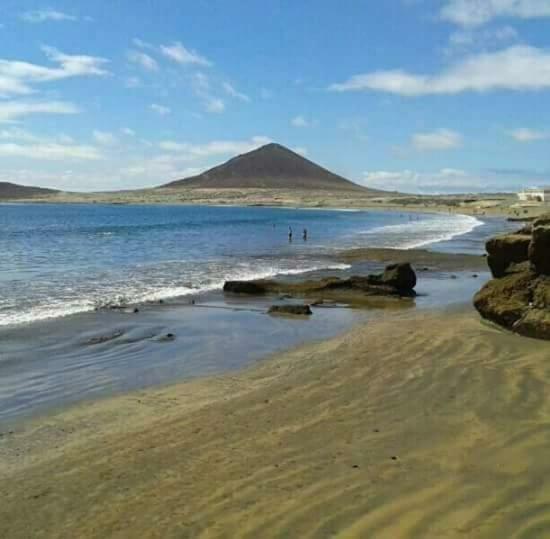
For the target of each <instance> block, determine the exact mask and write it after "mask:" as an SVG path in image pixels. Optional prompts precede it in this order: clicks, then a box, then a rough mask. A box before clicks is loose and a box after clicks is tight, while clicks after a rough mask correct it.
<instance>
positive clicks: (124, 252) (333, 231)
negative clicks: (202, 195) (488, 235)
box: [0, 204, 482, 326]
mask: <svg viewBox="0 0 550 539" xmlns="http://www.w3.org/2000/svg"><path fill="white" fill-rule="evenodd" d="M481 225H482V223H481V222H480V221H479V220H477V219H476V218H474V217H469V216H463V215H433V214H409V213H395V212H382V211H374V212H373V211H328V210H303V209H281V208H265V207H252V208H250V207H248V208H239V207H201V206H145V205H143V206H120V205H40V204H25V205H0V253H1V257H0V326H13V325H17V324H26V323H30V322H34V321H38V320H43V319H48V318H57V317H62V316H67V315H72V314H76V313H80V312H86V311H93V310H94V309H95V308H97V307H101V306H104V305H113V304H117V303H118V304H134V303H142V302H147V301H158V300H161V299H169V298H173V297H178V296H186V295H195V294H198V293H201V292H205V291H210V290H216V289H221V287H222V286H223V283H224V281H226V280H234V279H254V278H263V277H271V276H275V275H278V274H299V273H304V272H308V271H312V270H319V269H344V268H345V265H342V264H337V263H335V262H334V258H333V257H332V255H333V254H334V252H335V251H337V250H341V249H345V248H352V247H395V248H412V247H420V246H424V247H425V246H429V245H433V244H435V243H437V242H442V241H448V240H451V239H452V238H454V237H457V236H460V235H464V234H468V233H470V232H472V231H473V230H475V229H476V228H477V227H480V226H481ZM290 229H291V230H292V233H293V235H292V241H291V242H290V241H289V231H290ZM304 229H307V241H304V240H303V231H304Z"/></svg>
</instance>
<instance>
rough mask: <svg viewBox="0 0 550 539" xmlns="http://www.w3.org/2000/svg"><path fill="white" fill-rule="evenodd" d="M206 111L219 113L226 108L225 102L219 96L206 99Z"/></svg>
mask: <svg viewBox="0 0 550 539" xmlns="http://www.w3.org/2000/svg"><path fill="white" fill-rule="evenodd" d="M205 106H206V111H207V112H212V113H214V114H219V113H221V112H223V111H224V110H225V103H224V102H223V100H222V99H219V98H218V97H212V98H209V99H208V100H207V101H206V105H205Z"/></svg>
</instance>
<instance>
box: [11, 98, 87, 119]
mask: <svg viewBox="0 0 550 539" xmlns="http://www.w3.org/2000/svg"><path fill="white" fill-rule="evenodd" d="M79 112H80V111H79V109H78V108H77V107H76V106H75V105H73V104H72V103H68V102H64V101H0V123H10V122H15V121H17V120H19V119H20V118H23V117H25V116H31V115H34V114H78V113H79Z"/></svg>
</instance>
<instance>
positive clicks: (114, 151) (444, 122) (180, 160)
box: [0, 0, 550, 192]
mask: <svg viewBox="0 0 550 539" xmlns="http://www.w3.org/2000/svg"><path fill="white" fill-rule="evenodd" d="M549 29H550V0H386V1H384V2H378V1H376V2H375V1H370V0H363V1H360V0H357V1H350V2H338V3H337V2H334V1H333V0H301V1H299V2H297V1H292V0H279V1H275V0H264V1H261V2H260V1H258V0H255V1H252V0H238V1H236V0H235V1H232V0H208V1H206V0H194V1H183V0H156V1H154V2H153V1H149V0H141V1H139V2H136V1H135V0H134V1H130V0H116V1H107V0H101V1H100V0H98V1H96V2H84V1H79V0H72V1H68V0H52V1H51V2H46V3H40V2H36V1H32V2H31V1H26V0H3V1H2V4H1V5H0V181H13V182H16V183H23V184H28V185H42V186H48V187H57V188H61V189H66V190H76V191H90V190H111V189H118V188H133V187H147V186H154V185H159V184H162V183H165V182H168V181H170V180H173V179H177V178H181V177H185V176H188V175H192V174H195V173H197V172H200V171H202V170H204V169H206V168H209V167H210V166H213V165H215V164H218V163H219V162H221V161H224V160H226V159H228V158H229V157H232V156H233V155H234V154H236V153H242V152H245V151H248V150H251V149H253V148H254V147H257V146H259V145H262V144H264V143H266V142H269V141H276V142H280V143H281V144H284V145H286V146H288V147H290V148H292V149H294V150H295V151H298V152H300V153H303V154H304V155H306V156H307V157H308V158H310V159H312V160H314V161H316V162H318V163H320V164H322V165H324V166H326V167H328V168H330V169H332V170H334V171H336V172H338V173H340V174H342V175H344V176H346V177H348V178H350V179H352V180H354V181H357V182H359V183H364V184H366V185H371V186H373V187H378V188H387V189H399V190H401V191H409V192H453V191H455V192H464V191H501V190H502V191H504V190H515V189H518V188H521V187H524V186H526V185H538V184H550V162H549V157H548V155H549V154H550V152H549V151H548V150H549V144H550V32H549Z"/></svg>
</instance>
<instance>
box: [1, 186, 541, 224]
mask: <svg viewBox="0 0 550 539" xmlns="http://www.w3.org/2000/svg"><path fill="white" fill-rule="evenodd" d="M4 202H6V203H22V204H27V203H34V204H114V205H138V206H143V205H196V206H219V207H227V206H230V207H270V208H289V209H320V210H331V209H332V210H358V211H360V210H380V211H397V212H411V213H417V212H420V213H443V214H449V213H455V214H463V215H470V216H482V217H510V218H515V219H530V218H533V217H535V216H538V215H541V214H543V213H546V212H548V208H547V207H546V206H544V205H533V204H520V203H519V201H518V200H517V198H516V197H515V196H514V195H511V194H498V195H447V196H446V195H431V196H430V195H406V194H396V193H388V194H387V195H385V196H372V195H364V196H360V195H358V194H357V193H352V194H350V193H349V192H346V191H315V190H305V191H304V190H299V189H258V188H249V189H235V188H228V189H196V188H195V189H189V188H187V189H185V188H179V189H144V190H136V191H117V192H103V193H101V192H100V193H68V192H61V193H57V194H54V195H48V196H42V197H33V198H28V199H12V200H7V199H6V200H5V201H0V203H4Z"/></svg>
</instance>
